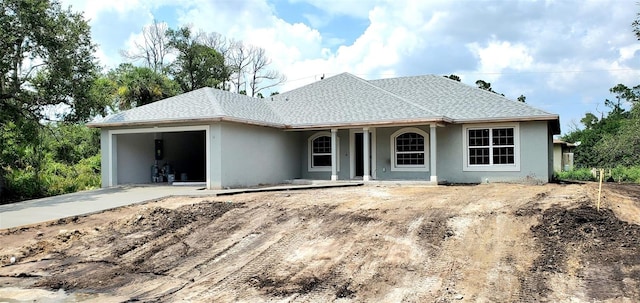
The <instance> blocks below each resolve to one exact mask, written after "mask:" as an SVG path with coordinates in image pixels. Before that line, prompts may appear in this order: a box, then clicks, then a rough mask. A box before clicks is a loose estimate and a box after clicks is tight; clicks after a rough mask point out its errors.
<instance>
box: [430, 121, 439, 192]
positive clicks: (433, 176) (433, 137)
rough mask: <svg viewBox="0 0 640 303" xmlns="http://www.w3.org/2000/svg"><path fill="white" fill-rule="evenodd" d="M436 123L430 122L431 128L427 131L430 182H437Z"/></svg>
mask: <svg viewBox="0 0 640 303" xmlns="http://www.w3.org/2000/svg"><path fill="white" fill-rule="evenodd" d="M436 127H437V125H436V124H431V129H430V132H429V158H430V162H431V163H430V166H429V167H430V168H429V172H431V182H436V183H437V182H438V174H437V173H436V162H437V158H438V157H437V155H436V150H437V149H436V146H437V145H438V141H437V139H436Z"/></svg>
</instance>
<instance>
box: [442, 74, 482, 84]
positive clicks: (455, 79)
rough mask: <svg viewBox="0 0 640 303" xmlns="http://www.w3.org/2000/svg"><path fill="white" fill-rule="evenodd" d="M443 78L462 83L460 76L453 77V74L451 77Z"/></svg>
mask: <svg viewBox="0 0 640 303" xmlns="http://www.w3.org/2000/svg"><path fill="white" fill-rule="evenodd" d="M444 77H445V78H449V79H451V80H454V81H458V82H460V81H462V79H460V76H458V75H454V74H451V75H449V76H444ZM476 83H477V82H476Z"/></svg>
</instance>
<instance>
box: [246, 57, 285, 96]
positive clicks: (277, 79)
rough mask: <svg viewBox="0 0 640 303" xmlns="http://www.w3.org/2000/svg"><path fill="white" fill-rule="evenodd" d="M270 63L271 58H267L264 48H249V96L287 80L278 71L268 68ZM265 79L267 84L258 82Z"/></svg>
mask: <svg viewBox="0 0 640 303" xmlns="http://www.w3.org/2000/svg"><path fill="white" fill-rule="evenodd" d="M270 64H271V59H269V58H267V55H266V54H265V50H264V48H261V47H252V48H251V62H250V64H249V74H250V75H251V80H250V81H249V87H250V88H251V97H255V96H256V94H259V93H260V91H262V90H263V89H267V88H270V87H274V86H278V85H280V84H282V83H284V82H285V81H287V78H286V77H285V76H284V75H282V74H280V73H279V72H278V71H276V70H273V69H268V66H269V65H270ZM265 80H266V81H267V82H268V84H266V85H262V86H261V85H260V84H261V83H263V81H265Z"/></svg>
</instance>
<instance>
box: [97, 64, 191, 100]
mask: <svg viewBox="0 0 640 303" xmlns="http://www.w3.org/2000/svg"><path fill="white" fill-rule="evenodd" d="M100 81H101V82H100V83H99V84H102V86H101V87H103V88H104V90H103V92H105V93H111V98H112V104H113V106H112V107H113V108H118V109H121V110H123V109H130V108H133V107H136V106H142V105H146V104H149V103H152V102H155V101H158V100H162V99H165V98H168V97H172V96H175V95H177V94H178V93H179V92H180V87H179V85H178V83H177V82H176V81H174V80H171V79H169V78H168V77H167V76H165V75H164V74H162V73H159V72H155V71H153V70H152V69H150V68H148V67H139V66H134V65H132V64H129V63H123V64H120V66H118V67H117V68H116V69H114V70H112V71H110V72H109V73H108V76H107V77H106V78H101V80H100Z"/></svg>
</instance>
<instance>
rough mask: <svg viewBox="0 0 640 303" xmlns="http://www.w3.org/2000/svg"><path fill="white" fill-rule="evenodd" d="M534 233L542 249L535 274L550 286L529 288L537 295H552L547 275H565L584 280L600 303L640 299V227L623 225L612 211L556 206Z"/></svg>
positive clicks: (534, 229)
mask: <svg viewBox="0 0 640 303" xmlns="http://www.w3.org/2000/svg"><path fill="white" fill-rule="evenodd" d="M590 204H592V203H590ZM531 231H532V232H533V234H534V236H535V237H536V238H537V242H538V243H539V245H540V246H541V250H540V252H541V254H540V256H539V257H538V258H537V259H536V260H535V262H534V264H533V267H532V268H531V271H532V273H534V275H536V276H538V277H539V280H538V281H545V282H547V283H538V284H537V285H533V286H534V287H531V286H528V287H526V288H528V290H529V291H530V292H531V293H532V294H539V295H545V294H546V293H548V292H549V291H550V290H551V285H549V283H548V281H547V279H546V277H547V275H546V274H547V273H561V274H572V275H577V276H582V277H584V278H585V280H584V281H585V288H586V289H587V290H588V293H589V297H591V298H594V299H596V300H607V299H616V298H619V297H620V295H621V294H625V295H631V296H633V297H638V296H640V292H639V291H638V289H639V288H638V287H637V286H640V284H639V283H640V225H637V224H630V223H628V222H625V221H621V220H620V219H618V218H617V217H616V215H615V214H614V212H613V211H612V210H610V209H601V210H600V211H598V210H596V208H594V207H592V206H587V205H581V206H579V207H576V208H569V209H567V208H566V207H562V206H554V207H552V208H550V209H547V210H546V211H544V213H543V214H542V218H541V219H540V223H539V224H538V225H536V226H534V227H532V228H531ZM634 290H635V291H634Z"/></svg>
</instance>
